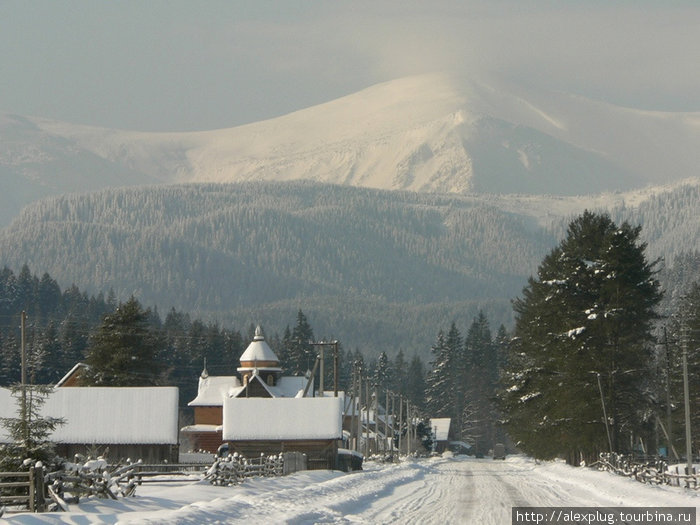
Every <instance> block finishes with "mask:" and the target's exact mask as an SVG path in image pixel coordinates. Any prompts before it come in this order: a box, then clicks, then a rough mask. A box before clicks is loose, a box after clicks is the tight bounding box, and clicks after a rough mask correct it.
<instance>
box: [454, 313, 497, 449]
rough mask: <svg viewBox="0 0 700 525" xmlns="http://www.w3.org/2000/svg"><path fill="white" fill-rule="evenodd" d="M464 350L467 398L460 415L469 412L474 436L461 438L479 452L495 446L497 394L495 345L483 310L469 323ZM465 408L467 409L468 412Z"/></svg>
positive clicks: (462, 426)
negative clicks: (469, 442) (495, 400)
mask: <svg viewBox="0 0 700 525" xmlns="http://www.w3.org/2000/svg"><path fill="white" fill-rule="evenodd" d="M464 350H465V360H464V361H465V363H466V367H467V369H466V374H465V375H464V379H463V381H464V383H465V387H464V389H465V397H464V401H463V403H462V412H461V414H462V415H463V416H466V414H468V415H469V419H470V421H469V425H468V428H469V429H470V430H469V431H470V434H471V435H468V436H467V435H462V436H461V437H462V439H469V440H470V441H472V442H473V443H474V445H475V446H476V448H477V450H478V451H480V452H486V451H487V450H488V449H489V448H491V447H493V445H494V427H495V423H496V413H495V409H494V396H495V393H496V382H497V377H498V362H497V355H496V346H495V345H494V344H493V340H492V338H491V329H490V327H489V322H488V319H487V318H486V315H485V314H484V312H479V314H478V316H477V317H475V318H474V320H473V321H472V324H471V325H470V326H469V329H468V331H467V335H466V338H465V341H464ZM466 407H468V411H467V412H466V413H465V408H466ZM465 422H466V421H465ZM459 428H461V429H463V430H464V429H465V428H467V425H465V424H462V425H461V426H460V427H459Z"/></svg>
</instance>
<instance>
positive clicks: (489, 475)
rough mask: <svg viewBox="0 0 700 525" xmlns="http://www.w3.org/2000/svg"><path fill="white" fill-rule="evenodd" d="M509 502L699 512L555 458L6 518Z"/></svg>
mask: <svg viewBox="0 0 700 525" xmlns="http://www.w3.org/2000/svg"><path fill="white" fill-rule="evenodd" d="M513 506H567V507H570V506H573V507H583V506H606V507H620V506H625V507H648V506H660V507H671V506H675V507H696V508H697V507H698V506H700V497H699V495H698V493H696V492H695V491H687V490H685V489H682V488H675V487H665V486H664V487H658V486H648V485H644V484H642V483H639V482H636V481H633V480H630V479H627V478H623V477H619V476H615V475H613V474H609V473H605V472H596V471H592V470H588V469H583V468H573V467H569V466H567V465H565V464H563V463H559V462H547V463H539V464H537V463H535V462H534V461H533V460H531V459H528V458H524V457H517V456H513V457H509V458H508V459H506V460H505V461H494V460H491V459H473V458H465V457H455V458H449V457H448V458H431V459H422V460H408V461H404V462H402V463H400V464H398V465H392V464H386V465H385V464H375V463H368V464H367V465H366V468H365V470H364V471H362V472H355V473H349V474H345V473H341V472H331V471H308V472H299V473H297V474H294V475H291V476H286V477H282V478H260V479H251V480H247V481H246V482H245V483H243V484H241V485H238V486H235V487H214V486H211V485H209V484H208V483H207V482H201V481H188V482H177V483H151V484H147V485H143V486H141V487H138V489H137V492H136V496H135V497H132V498H120V499H119V500H118V501H110V500H94V499H91V500H85V502H84V503H81V504H80V505H79V506H77V505H74V506H72V507H71V511H70V512H61V513H45V514H33V515H32V514H15V515H11V516H6V522H7V523H10V524H17V523H23V524H44V523H51V524H56V523H68V524H74V525H84V524H90V523H110V524H112V523H153V524H155V523H163V524H165V523H168V524H170V523H181V524H202V523H246V524H257V523H259V524H263V523H264V524H277V523H293V524H306V523H309V524H311V523H326V524H328V523H336V524H348V523H371V524H378V523H400V524H403V523H406V524H409V523H410V524H415V523H420V524H440V525H444V524H453V523H454V524H471V523H478V524H499V525H501V524H509V523H511V507H513ZM0 521H2V520H0Z"/></svg>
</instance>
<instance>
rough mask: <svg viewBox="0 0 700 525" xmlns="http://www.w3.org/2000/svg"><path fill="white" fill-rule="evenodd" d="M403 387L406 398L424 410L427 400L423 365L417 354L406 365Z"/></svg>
mask: <svg viewBox="0 0 700 525" xmlns="http://www.w3.org/2000/svg"><path fill="white" fill-rule="evenodd" d="M405 388H406V391H405V395H406V397H407V398H408V400H409V401H410V402H411V403H412V404H413V405H414V406H417V407H418V408H419V409H420V410H425V409H426V402H427V398H426V382H425V365H424V364H423V361H422V360H421V358H420V357H419V356H418V355H417V354H415V355H414V356H413V358H412V359H411V362H410V363H409V365H408V370H407V372H406V384H405Z"/></svg>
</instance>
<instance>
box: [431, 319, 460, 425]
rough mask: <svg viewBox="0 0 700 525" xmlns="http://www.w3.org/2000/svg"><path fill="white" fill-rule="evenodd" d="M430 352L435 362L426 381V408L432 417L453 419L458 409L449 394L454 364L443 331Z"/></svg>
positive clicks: (432, 363) (439, 333)
mask: <svg viewBox="0 0 700 525" xmlns="http://www.w3.org/2000/svg"><path fill="white" fill-rule="evenodd" d="M430 351H431V353H432V355H433V360H432V362H431V368H430V370H429V371H428V374H427V377H426V381H425V382H426V388H425V406H426V409H427V410H428V412H429V413H430V416H431V417H452V415H453V414H454V412H455V410H456V407H455V406H453V405H452V404H451V401H452V396H450V395H449V394H448V393H449V391H450V389H451V388H452V374H453V372H454V362H453V359H452V356H451V354H450V350H449V347H448V345H447V338H446V337H445V334H444V332H443V331H442V330H440V332H438V335H437V340H436V341H435V344H434V345H433V347H432V348H431V349H430Z"/></svg>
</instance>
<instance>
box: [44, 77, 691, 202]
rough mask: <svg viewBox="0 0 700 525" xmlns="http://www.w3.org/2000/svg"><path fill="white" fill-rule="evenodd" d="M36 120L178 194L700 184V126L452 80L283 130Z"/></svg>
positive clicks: (398, 86) (397, 87) (350, 100)
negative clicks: (257, 187) (282, 184)
mask: <svg viewBox="0 0 700 525" xmlns="http://www.w3.org/2000/svg"><path fill="white" fill-rule="evenodd" d="M34 122H35V123H36V124H37V125H38V126H39V127H40V128H41V129H42V130H43V131H44V132H46V133H50V134H53V135H55V136H58V137H63V138H67V139H70V140H72V141H74V142H75V143H76V144H78V145H79V146H80V147H82V148H85V149H86V150H89V151H91V152H93V153H94V154H96V155H99V156H101V157H102V158H104V159H106V160H108V161H110V162H114V163H120V164H122V165H125V166H127V167H128V168H130V169H133V170H135V171H137V172H140V173H144V174H148V175H149V176H151V177H154V178H156V179H158V180H162V181H169V182H187V181H190V182H235V181H243V180H295V179H312V180H316V181H322V182H331V183H336V184H346V185H354V186H366V187H373V188H381V189H407V190H415V191H438V192H463V191H466V190H477V191H489V192H494V193H514V192H522V193H529V194H536V193H550V194H558V195H574V194H577V193H581V192H585V193H597V192H601V191H610V190H625V189H632V188H637V187H640V186H643V185H646V184H648V183H667V182H671V181H674V180H678V179H681V178H686V177H690V176H696V175H697V171H696V166H697V165H698V161H699V160H700V148H699V147H698V146H700V114H695V113H691V114H674V113H661V112H649V111H639V110H634V109H627V108H620V107H616V106H612V105H610V104H605V103H601V102H596V101H592V100H588V99H585V98H582V97H577V96H573V95H570V94H566V93H551V92H542V91H534V90H528V89H526V88H523V87H521V86H509V85H505V84H502V83H500V82H498V81H496V80H493V79H488V81H487V82H482V81H481V80H478V79H465V78H462V77H455V76H450V75H446V74H432V75H422V76H415V77H407V78H401V79H397V80H393V81H390V82H385V83H382V84H378V85H375V86H372V87H369V88H367V89H364V90H362V91H360V92H357V93H354V94H351V95H348V96H346V97H342V98H340V99H337V100H333V101H330V102H327V103H325V104H320V105H317V106H314V107H311V108H307V109H304V110H300V111H296V112H294V113H290V114H288V115H284V116H281V117H278V118H274V119H271V120H266V121H262V122H256V123H252V124H248V125H244V126H238V127H235V128H229V129H221V130H213V131H205V132H193V133H142V132H131V131H119V130H107V129H98V128H91V127H84V126H75V125H70V124H66V123H60V122H50V121H46V120H40V119H35V120H34Z"/></svg>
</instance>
